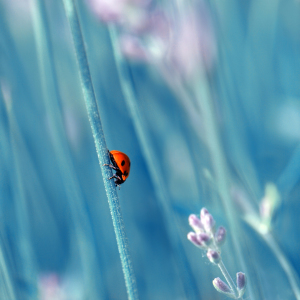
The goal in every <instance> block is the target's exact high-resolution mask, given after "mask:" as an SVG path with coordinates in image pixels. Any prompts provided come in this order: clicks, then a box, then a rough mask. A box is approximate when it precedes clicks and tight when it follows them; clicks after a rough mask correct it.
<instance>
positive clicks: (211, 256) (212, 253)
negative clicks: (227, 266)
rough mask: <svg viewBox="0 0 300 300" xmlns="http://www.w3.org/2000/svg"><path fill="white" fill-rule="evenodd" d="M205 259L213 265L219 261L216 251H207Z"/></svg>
mask: <svg viewBox="0 0 300 300" xmlns="http://www.w3.org/2000/svg"><path fill="white" fill-rule="evenodd" d="M206 255H207V258H208V259H209V260H210V262H212V263H213V264H218V263H219V262H220V260H221V256H220V254H219V253H218V252H217V251H214V250H211V249H209V250H208V251H207V253H206Z"/></svg>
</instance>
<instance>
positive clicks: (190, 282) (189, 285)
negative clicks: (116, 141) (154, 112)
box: [108, 25, 200, 299]
mask: <svg viewBox="0 0 300 300" xmlns="http://www.w3.org/2000/svg"><path fill="white" fill-rule="evenodd" d="M108 29H109V34H110V37H111V42H112V47H113V51H114V57H115V62H116V67H117V72H118V75H119V80H120V85H121V89H122V92H123V96H124V99H125V102H126V105H127V107H128V110H129V112H130V114H131V117H132V120H133V125H134V129H135V131H136V134H137V136H138V138H139V143H140V145H141V149H142V151H143V155H144V157H145V160H146V163H147V166H148V169H149V172H150V176H151V178H152V180H153V184H154V187H155V192H156V196H157V199H158V204H159V206H160V209H161V210H162V211H163V213H164V218H165V219H166V221H167V222H166V226H167V229H168V234H169V236H170V242H171V245H172V247H173V249H174V256H175V259H176V264H177V266H178V270H179V273H180V275H181V276H180V277H181V279H182V284H183V289H184V292H185V295H186V297H187V298H188V299H198V298H199V296H198V295H199V293H200V291H199V289H198V286H197V283H196V281H195V279H194V276H193V274H192V270H191V269H190V266H189V262H188V261H187V257H186V253H185V250H184V248H183V246H182V242H181V240H180V234H179V231H178V229H177V228H176V226H175V227H174V224H176V218H175V217H174V213H173V212H172V211H170V208H171V203H170V196H169V195H168V192H167V190H166V188H165V186H164V182H165V180H164V178H163V177H162V175H161V174H162V173H161V172H160V171H159V170H160V167H159V165H158V164H157V162H156V159H155V155H154V152H153V150H152V149H153V146H152V144H151V142H150V139H149V134H148V131H147V126H146V124H145V122H144V119H145V118H143V117H142V115H141V113H140V110H139V108H138V107H139V106H138V101H137V97H136V92H135V89H134V85H133V82H132V79H131V74H130V71H129V67H128V66H127V65H126V62H125V61H124V59H123V56H122V54H121V52H120V49H119V45H118V44H117V40H118V37H117V32H116V28H115V27H114V26H113V25H111V26H109V28H108Z"/></svg>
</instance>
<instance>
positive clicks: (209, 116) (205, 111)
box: [191, 68, 254, 299]
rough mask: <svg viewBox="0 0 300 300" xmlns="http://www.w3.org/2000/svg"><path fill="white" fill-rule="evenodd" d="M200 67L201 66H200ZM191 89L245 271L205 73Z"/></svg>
mask: <svg viewBox="0 0 300 300" xmlns="http://www.w3.org/2000/svg"><path fill="white" fill-rule="evenodd" d="M200 69H201V68H200ZM191 88H192V91H193V92H194V95H195V97H196V99H197V101H198V105H199V109H200V111H201V113H202V118H203V123H204V128H205V133H204V134H205V137H204V138H205V140H206V142H207V145H208V148H209V151H210V156H211V163H212V166H213V170H214V175H215V178H216V184H217V187H218V191H219V195H220V197H221V200H222V203H223V207H224V211H225V214H226V216H227V219H228V224H229V227H230V230H231V232H232V233H233V234H232V242H233V246H234V249H235V250H236V254H237V256H236V257H237V258H238V260H239V262H240V264H241V267H242V269H243V272H245V273H247V266H246V264H245V260H244V257H243V253H242V249H241V245H240V243H239V240H238V237H239V236H240V230H239V228H238V226H237V224H236V220H237V218H236V216H235V208H234V207H233V204H232V199H231V196H230V192H229V171H228V167H227V165H226V160H225V157H224V154H223V152H222V149H223V147H222V145H221V141H220V137H219V132H218V127H217V124H218V122H217V119H216V116H215V111H214V107H213V100H212V97H211V95H210V91H209V84H208V82H207V80H206V78H205V74H204V73H202V72H200V74H199V76H196V80H195V81H194V82H193V85H192V86H191ZM248 290H249V293H250V297H251V298H252V299H254V297H253V296H252V295H251V294H252V287H251V284H249V285H248Z"/></svg>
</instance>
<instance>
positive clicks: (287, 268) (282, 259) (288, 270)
mask: <svg viewBox="0 0 300 300" xmlns="http://www.w3.org/2000/svg"><path fill="white" fill-rule="evenodd" d="M262 237H263V238H264V240H265V241H266V243H267V244H268V246H269V247H270V249H271V250H272V251H273V253H274V254H275V256H276V257H277V259H278V261H279V263H280V265H281V267H282V268H283V270H284V272H285V274H286V276H287V278H288V280H289V282H290V285H291V288H292V290H293V292H294V295H295V297H296V299H297V300H300V290H299V287H298V284H297V280H296V278H298V276H297V275H296V273H295V271H294V269H293V266H292V265H291V264H290V263H289V261H288V260H287V258H286V256H285V255H284V253H283V252H282V250H281V249H280V248H279V246H278V244H277V243H276V242H275V240H274V237H273V236H272V235H271V234H270V233H267V234H264V235H262Z"/></svg>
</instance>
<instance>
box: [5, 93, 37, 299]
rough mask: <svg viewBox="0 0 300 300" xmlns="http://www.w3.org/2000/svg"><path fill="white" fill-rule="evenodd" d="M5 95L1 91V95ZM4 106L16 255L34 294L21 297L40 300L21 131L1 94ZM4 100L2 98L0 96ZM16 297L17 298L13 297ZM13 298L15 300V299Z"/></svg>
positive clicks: (27, 285)
mask: <svg viewBox="0 0 300 300" xmlns="http://www.w3.org/2000/svg"><path fill="white" fill-rule="evenodd" d="M0 93H2V91H1V92H0ZM1 96H2V97H3V99H4V103H5V109H6V110H5V114H6V115H7V118H8V145H7V146H8V148H9V151H10V152H11V155H12V164H11V165H9V167H8V168H9V170H10V172H9V173H10V181H11V183H15V187H14V188H13V201H14V203H13V205H14V208H15V214H16V220H17V221H16V222H17V224H16V227H17V240H18V242H17V248H18V249H17V253H18V255H19V257H18V258H16V261H17V267H18V268H19V269H18V270H17V271H18V272H20V273H21V274H20V277H21V278H20V279H21V280H23V281H24V283H25V284H26V287H27V288H28V290H32V291H33V292H32V293H26V294H25V293H22V294H21V295H20V294H19V295H18V296H19V297H20V296H21V298H22V299H28V300H29V299H37V297H38V295H37V286H36V283H37V273H36V270H37V268H36V261H35V258H34V255H33V248H32V244H31V236H30V217H29V210H28V198H27V197H26V193H25V187H24V180H23V178H22V170H21V165H22V164H21V158H20V152H19V148H20V147H19V142H20V132H19V130H18V128H19V127H18V123H17V120H16V118H15V115H14V112H13V108H12V102H11V99H8V98H9V96H7V97H6V98H5V97H4V96H3V94H2V95H1ZM0 101H1V97H0ZM11 296H12V297H14V295H11ZM12 299H13V298H12Z"/></svg>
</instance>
